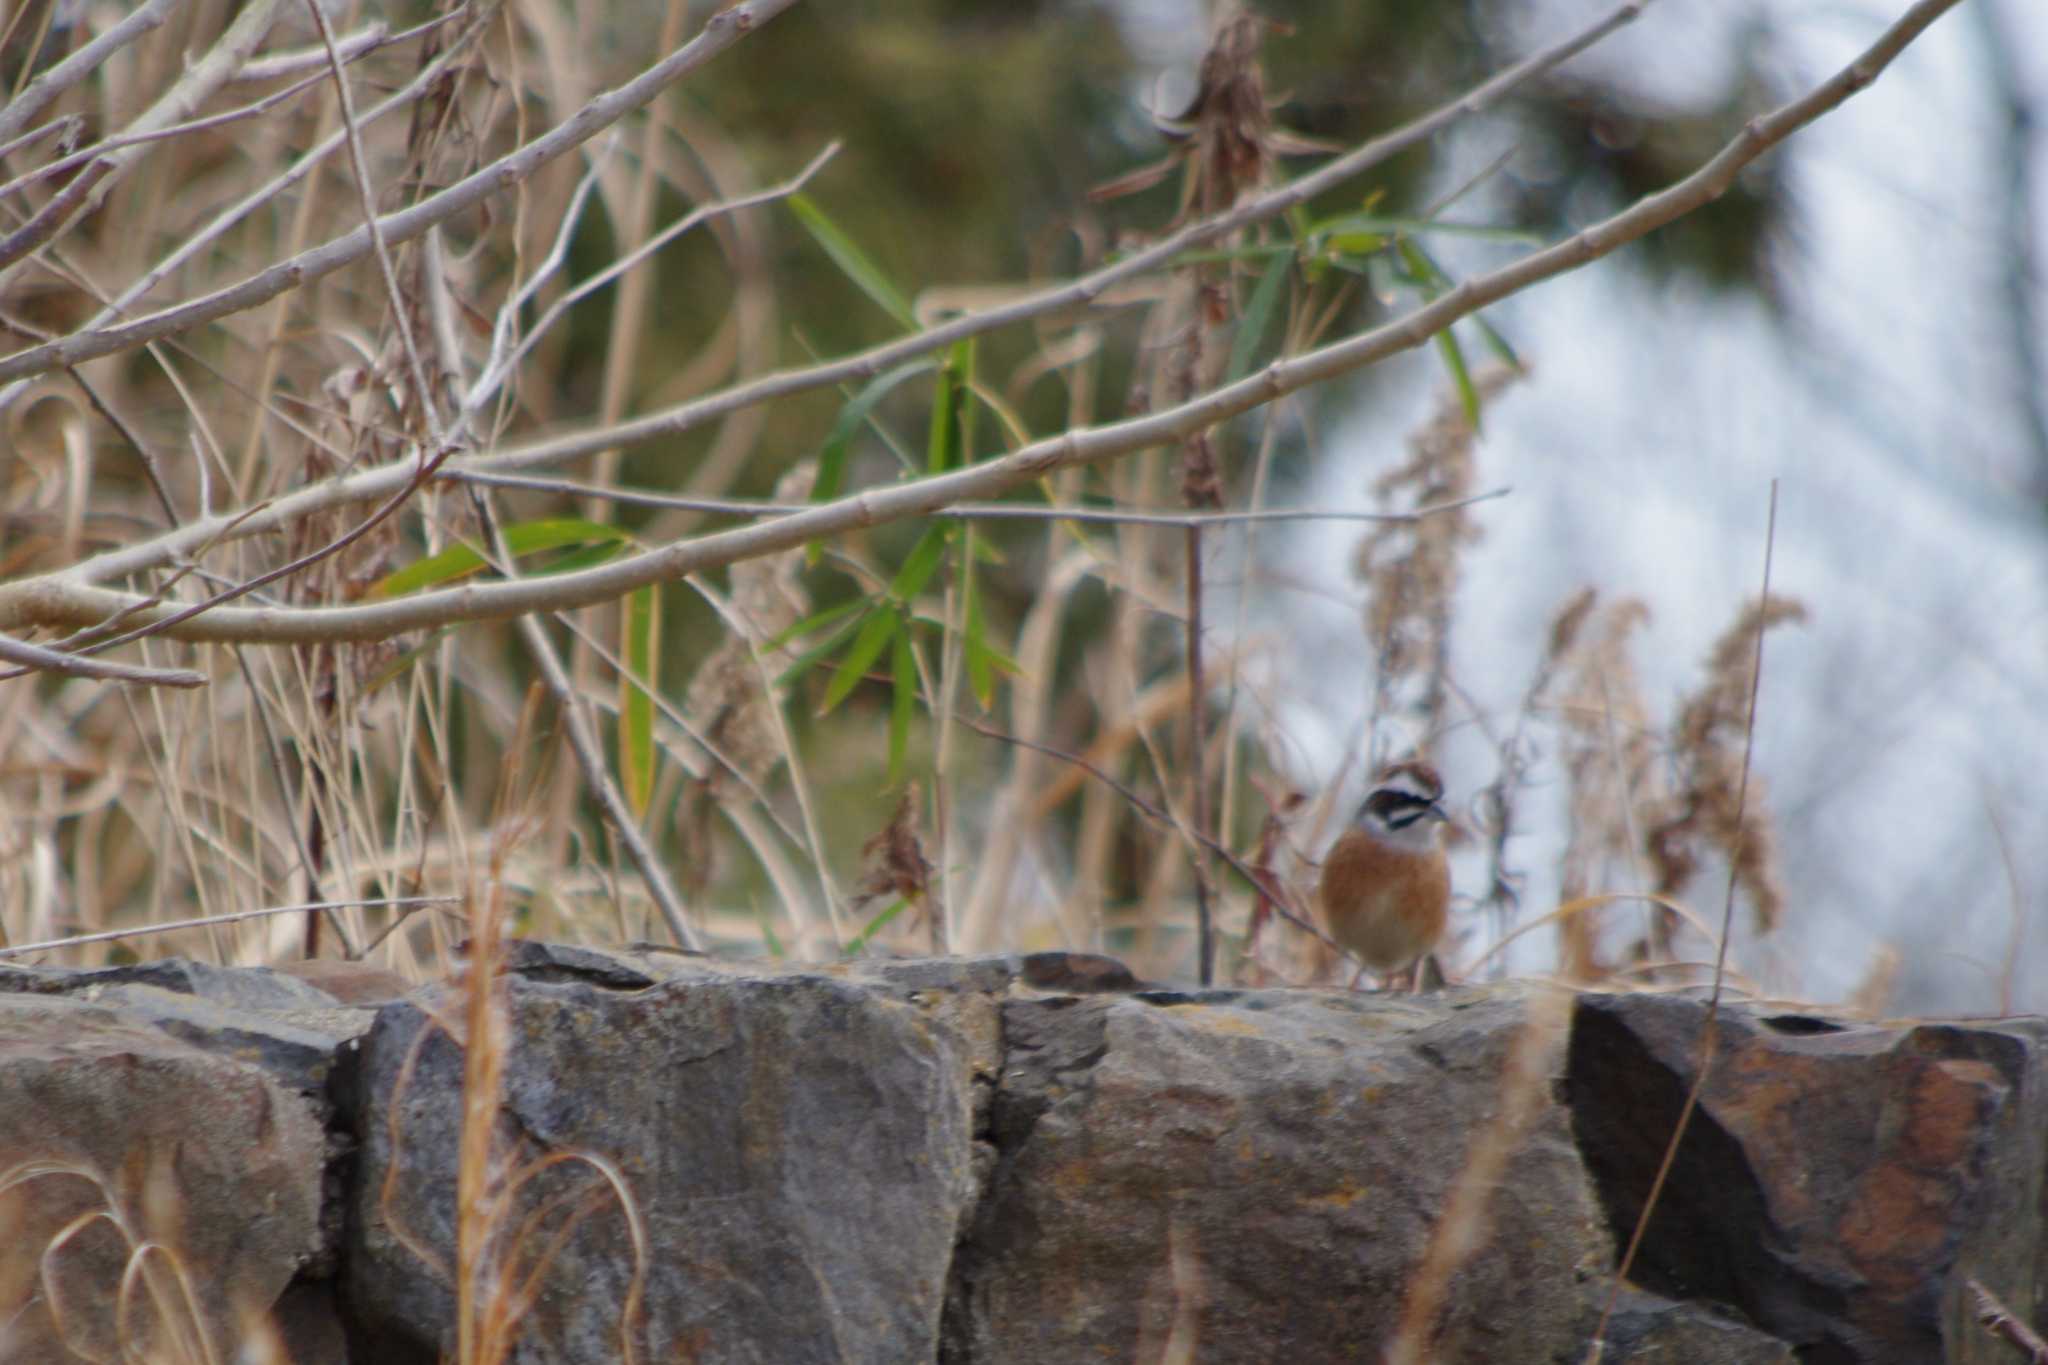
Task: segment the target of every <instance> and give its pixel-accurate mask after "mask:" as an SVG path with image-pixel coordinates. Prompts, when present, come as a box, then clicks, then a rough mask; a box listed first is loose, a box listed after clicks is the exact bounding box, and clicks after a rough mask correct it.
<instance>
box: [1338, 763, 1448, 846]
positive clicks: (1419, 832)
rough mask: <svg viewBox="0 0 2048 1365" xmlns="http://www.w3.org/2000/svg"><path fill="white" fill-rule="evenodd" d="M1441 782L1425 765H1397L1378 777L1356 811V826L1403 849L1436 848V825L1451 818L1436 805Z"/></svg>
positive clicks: (1440, 796)
mask: <svg viewBox="0 0 2048 1365" xmlns="http://www.w3.org/2000/svg"><path fill="white" fill-rule="evenodd" d="M1443 794H1444V784H1443V779H1442V778H1440V777H1438V776H1437V775H1436V769H1434V768H1432V767H1430V766H1429V765H1428V764H1426V763H1399V764H1396V765H1395V766H1393V767H1391V768H1389V769H1387V771H1385V772H1384V773H1381V774H1380V782H1379V785H1378V786H1377V787H1374V788H1373V790H1372V794H1371V795H1370V796H1368V797H1366V798H1365V804H1364V805H1362V806H1360V807H1359V808H1358V820H1357V823H1358V824H1359V825H1361V826H1363V827H1364V828H1365V829H1366V830H1367V831H1369V832H1370V833H1372V834H1373V835H1375V836H1377V837H1378V838H1381V839H1384V840H1386V841H1387V842H1388V843H1390V844H1397V845H1400V846H1402V847H1404V848H1415V849H1433V848H1435V847H1436V829H1435V825H1437V824H1438V823H1440V822H1442V821H1446V820H1449V819H1450V817H1449V816H1448V815H1446V814H1444V808H1443V806H1442V805H1441V804H1439V803H1440V802H1441V801H1442V800H1443Z"/></svg>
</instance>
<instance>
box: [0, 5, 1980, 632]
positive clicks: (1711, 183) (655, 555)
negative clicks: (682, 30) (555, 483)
mask: <svg viewBox="0 0 2048 1365" xmlns="http://www.w3.org/2000/svg"><path fill="white" fill-rule="evenodd" d="M1956 3H1957V0H1920V3H1918V4H1916V5H1914V6H1913V7H1912V8H1911V9H1909V10H1908V11H1907V12H1906V14H1905V15H1904V16H1902V17H1901V18H1900V19H1899V20H1898V21H1897V22H1896V23H1895V24H1893V25H1892V26H1891V27H1890V28H1889V29H1887V30H1886V31H1885V33H1884V34H1883V36H1882V37H1881V38H1879V40H1878V41H1877V42H1876V43H1875V44H1873V45H1872V46H1871V47H1870V49H1869V50H1868V51H1866V52H1864V53H1863V54H1862V55H1861V56H1860V57H1858V58H1857V59H1856V60H1855V61H1854V62H1852V63H1850V64H1849V66H1847V67H1846V68H1844V69H1843V70H1842V71H1841V72H1839V73H1837V74H1836V75H1835V76H1834V77H1833V78H1831V79H1830V80H1828V81H1826V82H1824V83H1823V84H1821V85H1819V86H1817V87H1816V88H1815V89H1814V90H1812V91H1811V92H1809V93H1808V94H1806V95H1804V96H1802V97H1801V98H1799V99H1797V100H1794V101H1792V102H1791V103H1789V104H1786V105H1784V106H1782V107H1780V108H1779V109H1776V110H1774V111H1772V112H1771V113H1769V114H1767V115H1763V116H1760V117H1758V118H1755V119H1752V120H1751V121H1750V122H1749V123H1748V124H1747V125H1746V126H1745V127H1744V128H1743V130H1742V132H1741V133H1740V134H1738V135H1737V136H1736V137H1735V138H1734V139H1733V140H1732V141H1731V142H1730V143H1729V144H1728V145H1727V146H1726V147H1724V148H1723V149H1722V150H1721V151H1720V152H1719V153H1718V154H1716V155H1715V156H1714V157H1713V158H1712V159H1711V160H1709V161H1708V162H1707V163H1706V164H1705V165H1704V166H1702V167H1700V169H1699V170H1697V171H1695V172H1694V173H1693V174H1691V175H1689V176H1687V177H1686V178H1685V179H1684V180H1682V181H1680V182H1678V183H1677V184H1675V185H1673V186H1671V187H1670V188H1668V189H1666V190H1663V191H1660V192H1659V193H1656V194H1653V195H1649V196H1647V197H1646V198H1643V199H1641V200H1638V201H1637V202H1636V203H1635V204H1633V205H1631V206H1630V207H1629V208H1627V209H1624V210H1623V211H1621V212H1620V213H1617V214H1615V215H1614V216H1613V217H1611V218H1608V219H1605V220H1603V221H1602V222H1599V223H1596V224H1594V225H1593V226H1591V227H1589V228H1586V229H1585V230H1584V231H1582V232H1580V233H1578V234H1577V235H1575V236H1573V237H1570V238H1568V239H1566V240H1565V241H1563V242H1560V243H1558V244H1556V245H1555V246H1551V247H1549V248H1546V249H1545V250H1542V251H1538V252H1535V253H1532V254H1531V255H1528V256H1525V257H1523V258H1522V259H1521V260H1519V261H1515V262H1513V263H1511V264H1509V265H1507V266H1503V267H1502V268H1501V269H1499V270H1496V271H1493V272H1491V273H1489V274H1486V275H1482V276H1477V277H1475V278H1473V279H1470V280H1467V281H1466V282H1465V283H1463V284H1461V285H1459V286H1458V287H1457V288H1456V289H1453V290H1451V291H1450V292H1448V293H1446V294H1443V295H1441V296H1440V297H1438V298H1437V299H1436V300H1434V301H1433V302H1431V303H1428V304H1425V305H1423V306H1422V307H1419V308H1417V309H1415V310H1414V311H1412V312H1410V313H1409V314H1407V315H1406V316H1404V317H1402V318H1399V319H1397V320H1396V321H1394V322H1391V323H1388V324H1386V325H1385V326H1382V327H1377V328H1374V329H1373V330H1371V331H1369V332H1365V333H1361V334H1360V335H1358V336H1355V337H1351V338H1348V339H1346V340H1344V341H1339V342H1335V343H1332V344H1331V345H1328V346H1324V347H1322V348H1320V349H1318V350H1315V351H1311V352H1308V353H1306V354H1304V355H1301V356H1297V357H1294V358H1291V359H1282V360H1277V361H1275V362H1273V363H1272V364H1271V365H1268V366H1267V367H1266V368H1265V369H1263V370H1261V371H1260V372H1259V373H1257V374H1254V375H1251V376H1248V377H1247V378H1245V379H1242V380H1239V381H1238V382H1237V383H1234V384H1229V385H1226V386H1224V387H1223V388H1220V389H1216V390H1213V391H1211V392H1209V393H1206V394H1203V395H1201V396H1199V397H1197V398H1195V399H1193V400H1190V401H1189V402H1187V403H1183V404H1181V405H1179V406H1177V407H1174V408H1169V409H1166V410H1164V411H1161V412H1157V413H1152V414H1148V415H1146V416H1142V417H1135V418H1131V419H1129V420H1126V421H1122V422H1116V423H1111V424H1109V425H1107V426H1101V427H1092V428H1084V429H1078V430H1074V431H1070V432H1067V433H1064V434H1062V435H1060V436H1056V437H1050V438H1047V439H1045V440H1041V441H1035V442H1033V443H1032V444H1030V445H1027V446H1025V447H1023V448H1021V449H1019V450H1017V451H1015V452H1013V453H1011V454H1009V455H1007V456H1004V457H1001V458H999V459H995V460H991V461H988V462H986V463H984V464H980V465H975V466H972V467H971V468H967V469H961V470H955V471H952V472H950V473H946V474H941V475H936V476H933V477H930V478H925V479H919V480H916V481H914V482H910V483H904V484H897V485H893V486H890V487H886V488H880V489H870V490H865V491H863V492H860V493H856V494H852V495H849V496H847V497H844V498H840V499H838V500H836V501H833V502H829V503H823V504H820V505H819V506H817V507H815V508H811V509H808V510H806V511H803V512H799V513H795V514H793V515H789V516H782V517H777V518H775V519H774V520H771V521H766V522H762V523H760V524H757V525H753V526H745V527H738V528H734V529H731V530H725V531H719V532H716V533H713V534H710V535H706V536H701V537H697V538H694V539H691V540H687V541H681V542H677V543H675V544H671V545H666V546H663V547H660V548H658V549H655V550H651V551H648V552H646V553H644V554H640V555H636V556H633V557H632V558H630V559H625V560H620V561H615V562H613V563H610V564H605V565H601V566H599V567H597V568H594V569H586V570H583V571H581V572H578V573H570V574H562V575H559V576H554V577H549V578H546V579H542V580H520V581H517V582H506V583H481V584H469V585H466V586H463V587H458V588H452V589H446V590H442V591H439V592H432V593H423V594H420V595H418V596H414V597H408V598H404V599H401V600H398V601H393V602H377V603H368V604H353V605H348V606H338V607H308V608H273V607H248V608H222V609H218V610H215V611H213V612H210V613H208V614H206V615H205V616H201V617H198V618H195V619H191V620H188V621H185V622H183V623H182V624H181V625H180V627H179V628H178V629H177V630H176V631H175V632H174V634H175V636H176V638H180V639H186V640H212V641H229V640H232V641H249V642H267V643H302V642H313V641H325V640H341V639H357V640H361V639H379V638H383V637H386V636H389V635H394V634H398V633H401V632H404V631H411V630H421V629H427V628H431V627H435V626H442V625H448V624H451V623H455V622H460V621H472V620H501V619H507V618H510V617H514V616H518V615H521V614H523V613H526V612H530V611H560V610H565V609H567V608H570V607H575V606H582V605H587V604H589V603H593V602H600V601H605V600H608V599H610V598H614V597H617V596H620V595H622V594H624V593H626V592H629V591H631V590H633V589H635V588H639V587H643V586H645V585H647V584H649V583H655V582H659V581H663V580H666V579H674V578H680V577H682V576H683V575H685V574H690V573H698V572H702V571H704V570H707V569H712V568H717V567H721V566H723V565H726V564H730V563H733V562H735V561H737V560H742V559H751V558H755V557H758V556H760V555H764V554H771V553H774V552H777V551H781V550H788V549H793V548H795V547H796V546H799V545H801V544H803V543H805V542H806V541H810V540H815V539H820V538H826V537H831V536H834V535H838V534H841V533H844V532H846V531H851V530H855V529H859V528H863V527H869V526H875V525H878V524H881V523H883V522H888V521H897V520H902V519H904V518H907V517H914V516H925V515H930V514H932V513H934V512H938V511H941V510H943V509H945V508H947V507H950V506H952V505H953V504H955V503H959V502H963V501H967V500H970V499H976V498H992V497H995V496H998V495H1000V494H1002V493H1004V492H1006V491H1008V490H1009V489H1011V488H1014V487H1016V486H1018V485H1020V484H1023V483H1026V482H1029V481H1031V480H1033V479H1038V478H1041V477H1043V476H1045V475H1047V474H1049V473H1051V472H1052V471H1054V470H1057V469H1061V468H1065V467H1067V466H1071V465H1080V464H1091V463H1097V462H1100V461H1103V460H1108V459H1112V458H1115V457H1117V456H1120V455H1125V454H1129V453H1131V452H1133V451H1137V450H1142V449H1145V448H1147V447H1150V446H1155V445H1160V444H1163V443H1166V442H1169V441H1174V440H1178V439H1180V438H1181V437H1183V436H1186V435H1189V434H1190V433H1193V432H1195V431H1199V430H1201V429H1202V428H1204V427H1209V426H1213V425H1215V424H1216V423H1218V422H1221V421H1225V420H1227V419H1229V418H1231V417H1235V416H1237V415H1238V414H1240V413H1243V412H1246V411H1249V410H1251V409H1252V408H1255V407H1259V406H1261V405H1263V404H1265V403H1270V402H1272V401H1273V400H1275V399H1277V398H1281V397H1283V396H1285V395H1287V394H1290V393H1294V392H1296V391H1297V390H1300V389H1303V388H1306V387H1308V386H1310V385H1313V384H1318V383H1322V382H1325V381H1327V380H1330V379H1333V378H1335V377H1336V376H1338V375H1341V374H1345V373H1347V372H1349V371H1351V370H1355V369H1358V368H1360V367H1361V366H1364V365H1367V364H1370V363H1372V362H1375V361H1378V360H1382V359H1385V358H1386V357H1388V356H1390V355H1393V354H1396V353H1397V352H1400V351H1404V350H1410V349H1413V348H1415V347H1417V346H1420V345H1422V344H1423V343H1424V342H1426V341H1427V340H1429V338H1431V337H1432V336H1434V335H1435V334H1436V333H1438V332H1440V331H1442V330H1443V329H1444V328H1446V327H1449V326H1450V325H1451V324H1452V323H1454V322H1456V321H1457V320H1458V319H1460V318H1463V317H1466V316H1468V315H1469V314H1471V313H1473V312H1475V311H1477V310H1478V309H1480V308H1483V307H1485V306H1487V305H1489V304H1492V303H1494V302H1497V301H1498V300H1500V299H1502V298H1505V297H1507V296H1508V295H1510V294H1512V293H1515V292H1517V291H1518V290H1521V289H1525V288H1528V287H1529V286H1531V285H1533V284H1536V283H1539V282H1541V281H1543V280H1546V279H1549V278H1551V277H1553V276H1555V275H1560V274H1563V273H1565V272H1566V271H1569V270H1573V269H1576V268H1578V267H1579V266H1582V265H1584V264H1586V263H1587V262H1589V261H1593V260H1597V259H1599V258H1600V257H1602V256H1604V255H1607V254H1608V253H1609V252H1611V251H1613V250H1615V249H1616V248H1617V247H1620V246H1622V245H1624V244H1626V243H1628V242H1631V241H1634V240H1635V239H1637V238H1638V237H1641V236H1643V235H1644V234H1645V233H1648V232H1650V231H1652V230H1654V229H1656V228H1658V227H1661V226H1663V225H1664V224H1666V223H1669V222H1671V221H1672V220H1674V219H1676V218H1678V217H1680V216H1681V215H1683V214H1685V213H1687V212H1690V211H1691V210H1693V209H1696V208H1698V207H1699V206H1700V205H1702V204H1705V203H1708V202H1710V201H1711V200H1713V199H1715V198H1717V197H1719V196H1720V195H1721V194H1723V193H1725V192H1726V190H1727V188H1728V186H1729V185H1730V184H1731V183H1733V181H1734V179H1735V176H1736V174H1737V173H1738V172H1740V171H1741V169H1742V168H1743V167H1744V166H1746V165H1748V164H1749V163H1750V162H1752V161H1754V160H1756V159H1757V157H1759V156H1761V155H1762V154H1763V153H1764V152H1766V151H1768V150H1769V149H1770V148H1771V147H1773V146H1775V145H1777V144H1778V143H1779V142H1781V141H1783V140H1784V139H1785V138H1786V137H1787V136H1789V135H1790V134H1791V133H1793V132H1795V131H1796V130H1798V129H1799V128H1802V127H1804V126H1806V125H1807V124H1809V123H1811V122H1813V121H1814V120H1815V119H1817V118H1819V117H1820V116H1821V115H1822V114H1824V113H1826V112H1827V111H1828V110H1830V109H1833V108H1835V107H1836V106H1837V105H1839V104H1841V103H1842V102H1843V101H1844V100H1846V99H1848V98H1849V97H1850V96H1851V95H1853V94H1854V93H1856V92H1857V91H1858V90H1861V89H1863V88H1864V87H1866V86H1868V85H1870V84H1871V83H1872V82H1873V81H1875V80H1876V79H1877V77H1878V75H1879V74H1880V73H1881V72H1882V71H1883V70H1884V68H1885V67H1886V66H1887V65H1888V64H1889V63H1890V62H1891V60H1892V59H1893V58H1894V57H1896V56H1897V55H1898V54H1899V52H1901V51H1902V50H1904V48H1905V47H1906V46H1907V45H1908V44H1909V43H1911V42H1912V41H1913V39H1914V38H1916V37H1917V36H1919V34H1920V33H1921V32H1922V31H1924V30H1925V29H1926V28H1927V26H1928V25H1929V24H1931V23H1933V22H1934V20H1935V19H1936V18H1938V17H1940V15H1942V14H1943V13H1945V12H1946V11H1947V10H1949V9H1951V8H1953V7H1954V5H1955V4H1956ZM503 466H504V461H503V458H502V457H500V459H498V460H492V461H483V460H477V461H463V462H460V466H459V467H488V468H502V467H503ZM357 496H358V497H360V496H361V494H360V493H358V494H357ZM282 501H285V500H281V503H282ZM280 505H281V504H280ZM259 515H263V516H265V517H266V519H268V511H266V513H264V514H259ZM251 519H252V520H254V518H251ZM159 543H161V542H159ZM118 555H119V552H116V554H115V555H112V556H103V557H102V561H96V563H98V562H103V561H105V560H109V559H114V558H117V557H118ZM79 567H80V569H81V570H83V569H86V568H90V567H92V565H90V564H89V565H81V566H79ZM80 577H81V576H75V575H61V574H60V575H52V576H49V577H47V578H44V579H39V580H31V581H27V582H23V583H19V584H15V585H12V588H11V589H10V588H8V587H0V628H4V627H7V626H11V625H16V624H20V623H35V624H44V625H70V626H79V625H85V624H89V623H91V622H94V621H98V620H102V619H104V618H105V617H107V616H109V615H111V614H113V613H115V612H118V611H129V610H136V609H137V607H138V604H139V603H140V602H141V600H142V599H140V598H137V597H136V596H134V595H132V594H128V593H120V592H112V591H108V590H104V589H98V588H91V587H87V586H84V585H83V583H82V581H80ZM165 614H167V613H166V612H165V611H164V609H163V608H161V607H150V608H144V609H140V610H136V615H137V616H138V618H139V619H142V620H150V619H153V618H154V617H161V616H163V615H165Z"/></svg>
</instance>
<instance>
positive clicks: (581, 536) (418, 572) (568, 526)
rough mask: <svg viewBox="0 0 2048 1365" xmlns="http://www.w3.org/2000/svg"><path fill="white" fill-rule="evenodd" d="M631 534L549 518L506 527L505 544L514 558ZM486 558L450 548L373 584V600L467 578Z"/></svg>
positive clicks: (625, 539)
mask: <svg viewBox="0 0 2048 1365" xmlns="http://www.w3.org/2000/svg"><path fill="white" fill-rule="evenodd" d="M631 540H632V537H631V535H629V534H628V533H627V532H625V531H622V530H620V529H619V528H618V527H616V526H607V525H605V524H604V523H603V522H599V521H586V520H584V519H583V518H581V517H549V518H544V519H541V520H538V521H521V522H514V523H513V524H512V525H510V526H507V527H506V528H505V544H506V546H507V548H509V549H510V550H511V551H512V556H513V558H515V559H521V558H524V557H525V556H527V555H531V554H538V553H540V552H541V551H543V550H559V549H561V548H562V547H563V546H565V545H587V544H590V543H591V542H593V541H595V542H598V543H600V544H609V545H613V546H615V547H616V546H618V545H621V544H626V543H630V542H631ZM484 562H485V561H484V557H483V556H482V555H480V554H478V553H477V552H476V551H475V550H473V549H471V548H470V547H469V546H467V545H451V546H449V547H448V548H447V549H445V550H443V551H441V552H440V553H439V554H435V555H428V556H427V557H426V558H425V559H421V560H416V561H414V562H413V563H411V564H408V565H406V566H405V567H404V568H402V569H398V570H395V571H393V572H391V573H388V574H386V575H384V577H382V578H380V579H378V580H377V581H376V582H375V583H373V584H371V585H370V594H369V595H370V596H372V597H403V596H404V595H405V594H407V593H412V592H418V591H420V589H422V588H431V587H435V586H438V585H440V584H443V583H451V582H454V581H455V580H457V579H461V578H467V577H469V575H471V574H473V573H475V572H477V571H478V570H479V569H482V568H483V567H484Z"/></svg>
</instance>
